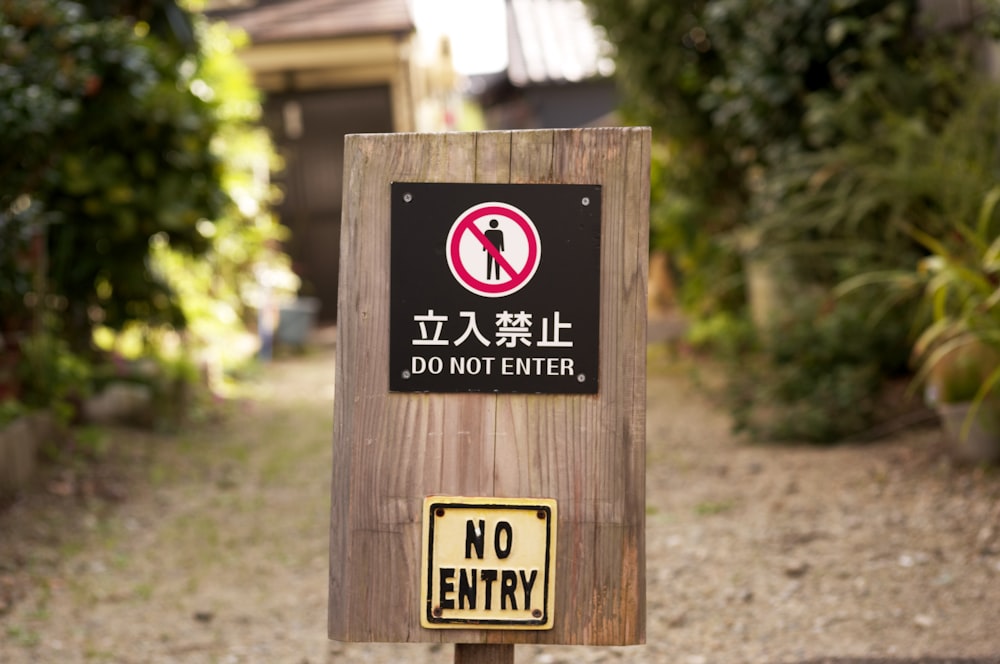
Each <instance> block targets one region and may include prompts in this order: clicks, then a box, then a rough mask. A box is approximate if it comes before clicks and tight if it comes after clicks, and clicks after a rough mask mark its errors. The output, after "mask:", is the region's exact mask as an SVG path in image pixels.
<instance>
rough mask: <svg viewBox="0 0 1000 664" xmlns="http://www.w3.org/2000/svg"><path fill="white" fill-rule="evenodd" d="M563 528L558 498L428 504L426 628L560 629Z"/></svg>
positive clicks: (432, 500) (423, 582)
mask: <svg viewBox="0 0 1000 664" xmlns="http://www.w3.org/2000/svg"><path fill="white" fill-rule="evenodd" d="M556 522H557V510H556V501H555V500H554V499H552V498H483V497H476V498H469V497H464V496H428V497H427V498H425V499H424V511H423V560H422V564H421V574H420V587H421V593H420V601H421V606H420V624H421V625H422V626H423V627H426V628H428V629H509V630H545V629H552V627H553V625H554V622H553V617H554V607H555V588H556V585H555V572H556V565H555V560H556Z"/></svg>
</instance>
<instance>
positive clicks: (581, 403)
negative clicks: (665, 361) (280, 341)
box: [329, 128, 650, 662]
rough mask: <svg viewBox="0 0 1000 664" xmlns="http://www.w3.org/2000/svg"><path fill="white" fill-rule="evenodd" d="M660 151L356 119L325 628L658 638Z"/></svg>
mask: <svg viewBox="0 0 1000 664" xmlns="http://www.w3.org/2000/svg"><path fill="white" fill-rule="evenodd" d="M649 153H650V132H649V129H648V128H596V129H560V130H538V131H514V132H475V133H455V134H372V135H351V136H348V137H347V138H346V141H345V174H344V215H343V227H342V238H341V258H340V293H339V303H338V339H337V376H336V397H335V407H334V441H333V445H334V454H333V483H332V493H333V496H332V509H331V535H330V595H329V601H330V606H329V636H330V638H332V639H335V640H339V641H385V642H449V643H455V644H457V647H456V651H455V652H456V655H455V656H456V661H484V662H512V661H513V654H514V650H513V645H514V644H517V643H536V644H546V643H549V644H571V645H630V644H637V643H643V642H644V641H645V536H644V527H645V405H646V400H645V386H646V372H645V361H646V355H645V354H646V283H647V271H648V265H647V259H648V206H649Z"/></svg>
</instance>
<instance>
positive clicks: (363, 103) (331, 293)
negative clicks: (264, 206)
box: [264, 86, 393, 321]
mask: <svg viewBox="0 0 1000 664" xmlns="http://www.w3.org/2000/svg"><path fill="white" fill-rule="evenodd" d="M264 122H265V124H266V125H267V127H268V129H269V130H270V131H271V135H272V137H273V138H274V141H275V143H276V144H277V147H278V150H279V152H280V153H281V155H282V157H283V158H284V159H285V170H284V172H282V173H279V174H277V175H276V176H275V182H276V184H278V185H279V186H280V187H281V189H282V191H284V199H283V201H282V202H281V204H280V205H279V206H278V210H277V212H278V215H279V217H280V219H281V222H282V223H283V224H285V225H286V226H287V227H288V228H289V229H290V230H291V237H290V238H289V240H288V242H287V243H286V250H287V251H288V254H289V255H290V256H291V259H292V262H293V266H294V268H295V271H296V273H297V274H298V275H299V277H301V279H302V291H301V294H302V295H313V296H315V297H318V298H319V300H320V311H319V317H320V319H322V320H325V321H332V320H336V317H337V270H338V268H339V263H340V212H341V202H342V200H343V180H344V136H345V135H346V134H356V133H383V132H390V131H392V130H393V127H392V107H391V100H390V93H389V88H388V87H387V86H378V87H368V88H352V89H339V90H316V91H306V92H287V93H275V94H272V95H270V97H269V98H268V100H267V102H266V103H265V105H264Z"/></svg>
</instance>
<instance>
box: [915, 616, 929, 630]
mask: <svg viewBox="0 0 1000 664" xmlns="http://www.w3.org/2000/svg"><path fill="white" fill-rule="evenodd" d="M913 624H915V625H916V626H917V627H920V628H922V629H928V628H930V627H933V626H934V618H933V617H931V616H929V615H927V614H926V613H920V614H917V616H916V617H914V618H913Z"/></svg>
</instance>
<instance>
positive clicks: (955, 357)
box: [911, 185, 1000, 463]
mask: <svg viewBox="0 0 1000 664" xmlns="http://www.w3.org/2000/svg"><path fill="white" fill-rule="evenodd" d="M998 201H1000V185H997V186H994V187H993V188H992V189H990V190H989V191H988V192H987V193H986V194H985V196H984V197H983V201H982V205H981V207H980V210H979V215H978V219H977V220H976V224H975V226H970V225H968V224H964V223H955V224H954V226H953V229H954V233H953V234H952V235H951V236H949V237H948V238H947V239H946V240H942V239H938V238H936V237H932V236H931V235H929V234H928V233H925V232H923V231H921V230H918V229H911V232H912V234H913V237H914V238H915V239H916V240H917V241H918V242H920V244H921V245H923V246H924V247H925V248H926V249H927V250H928V251H929V252H930V254H929V255H928V256H927V257H926V258H924V259H923V260H922V261H921V262H920V265H919V267H918V275H920V277H921V279H920V281H921V282H922V284H923V287H924V291H923V297H924V298H925V301H926V302H927V304H929V305H930V308H931V323H930V325H929V326H928V327H927V328H926V329H925V330H924V332H923V333H922V334H921V335H920V337H919V339H918V340H917V342H916V344H915V346H914V351H915V354H916V356H917V357H918V358H919V360H920V362H921V365H920V371H919V373H918V377H919V378H921V379H923V381H924V384H925V385H926V391H925V394H926V396H927V398H928V402H929V403H930V405H931V406H933V407H934V408H935V409H936V410H937V411H938V413H939V414H940V415H941V419H942V426H943V428H944V430H945V433H946V435H947V437H948V438H949V440H950V442H951V443H952V446H953V447H952V451H953V453H954V455H955V456H956V457H957V458H959V459H961V460H964V461H971V462H993V463H996V462H1000V219H998V215H997V214H996V213H997V204H998Z"/></svg>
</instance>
